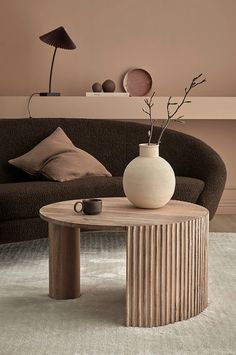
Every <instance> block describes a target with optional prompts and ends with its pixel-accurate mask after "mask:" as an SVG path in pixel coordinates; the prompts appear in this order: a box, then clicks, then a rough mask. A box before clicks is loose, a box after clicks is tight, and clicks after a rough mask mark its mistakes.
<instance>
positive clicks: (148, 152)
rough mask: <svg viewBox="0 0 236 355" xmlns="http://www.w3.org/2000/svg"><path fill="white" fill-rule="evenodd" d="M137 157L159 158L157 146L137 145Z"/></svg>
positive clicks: (152, 144)
mask: <svg viewBox="0 0 236 355" xmlns="http://www.w3.org/2000/svg"><path fill="white" fill-rule="evenodd" d="M139 156H140V157H147V158H154V157H158V156H159V144H154V143H151V144H148V143H142V144H139Z"/></svg>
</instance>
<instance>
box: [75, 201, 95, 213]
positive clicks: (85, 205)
mask: <svg viewBox="0 0 236 355" xmlns="http://www.w3.org/2000/svg"><path fill="white" fill-rule="evenodd" d="M78 205H81V207H80V209H79V210H78V209H77V206H78ZM74 211H75V212H76V213H80V212H81V211H82V212H83V213H84V214H99V213H101V212H102V200H100V199H98V198H91V199H88V200H82V201H78V202H76V203H75V204H74Z"/></svg>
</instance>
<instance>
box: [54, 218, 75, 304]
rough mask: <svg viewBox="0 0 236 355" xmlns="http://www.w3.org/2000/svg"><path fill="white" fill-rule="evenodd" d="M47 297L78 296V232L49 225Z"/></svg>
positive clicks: (67, 297)
mask: <svg viewBox="0 0 236 355" xmlns="http://www.w3.org/2000/svg"><path fill="white" fill-rule="evenodd" d="M48 236H49V296H50V297H52V298H55V299H57V300H61V299H69V298H77V297H79V296H80V230H79V229H75V228H69V227H65V226H58V225H56V224H52V223H49V233H48Z"/></svg>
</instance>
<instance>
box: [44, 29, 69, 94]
mask: <svg viewBox="0 0 236 355" xmlns="http://www.w3.org/2000/svg"><path fill="white" fill-rule="evenodd" d="M39 38H40V39H41V41H43V42H45V43H47V44H49V45H51V46H53V47H55V49H54V52H53V56H52V63H51V68H50V75H49V90H48V92H41V93H40V96H60V93H59V92H52V91H51V86H52V72H53V65H54V60H55V55H56V51H57V48H63V49H75V48H76V45H75V44H74V43H73V41H72V40H71V39H70V37H69V36H68V34H67V33H66V31H65V29H64V27H62V26H60V27H58V28H56V29H55V30H53V31H50V32H48V33H45V34H44V35H42V36H40V37H39Z"/></svg>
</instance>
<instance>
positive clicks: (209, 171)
mask: <svg viewBox="0 0 236 355" xmlns="http://www.w3.org/2000/svg"><path fill="white" fill-rule="evenodd" d="M58 126H60V127H61V128H62V129H63V130H64V131H65V133H66V134H67V135H68V137H69V138H70V139H71V140H72V142H73V143H74V144H75V145H76V146H78V147H79V148H82V149H84V150H86V151H87V152H89V153H90V154H92V155H93V156H94V157H96V158H97V159H98V160H99V161H100V162H101V163H102V164H104V165H105V167H106V168H107V169H108V170H109V171H110V172H111V173H112V175H113V176H112V177H101V176H95V177H86V178H82V179H78V180H74V181H68V182H63V183H62V182H52V181H45V180H43V179H41V180H40V179H39V178H35V177H31V176H29V175H27V174H26V173H24V172H22V171H20V170H18V169H17V168H15V167H13V166H11V165H10V164H8V160H9V159H12V158H15V157H17V156H19V155H22V154H23V153H26V152H28V151H29V150H30V149H32V148H33V147H34V146H35V145H36V144H38V143H39V142H40V141H42V140H43V139H44V138H46V137H47V136H48V135H50V134H51V133H52V132H53V131H54V130H55V129H56V128H57V127H58ZM147 130H148V126H147V125H144V124H139V123H134V122H127V121H111V120H97V119H96V120H95V119H63V118H62V119H55V118H53V119H52V118H49V119H1V120H0V137H1V138H0V243H7V242H12V241H20V240H29V239H36V238H42V237H46V236H47V225H46V223H45V222H44V221H42V220H41V219H40V218H39V209H40V207H42V206H43V205H46V204H49V203H53V202H56V201H61V200H69V199H81V198H87V197H108V196H124V192H123V188H122V174H123V171H124V169H125V167H126V166H127V164H128V163H129V162H130V161H131V160H132V159H133V158H134V157H136V156H137V155H138V145H139V143H143V142H146V141H147ZM157 130H158V128H155V131H154V137H155V135H156V134H157ZM160 155H161V156H162V157H163V158H165V159H166V160H167V161H168V162H169V163H170V164H171V165H172V167H173V169H174V171H175V174H176V181H177V184H176V190H175V193H174V196H173V199H178V200H183V201H189V202H193V203H196V204H199V205H202V206H205V207H206V208H208V210H209V212H210V218H212V217H213V216H214V214H215V212H216V209H217V206H218V203H219V200H220V197H221V195H222V192H223V189H224V185H225V180H226V169H225V165H224V163H223V161H222V159H221V158H220V156H219V155H218V154H217V153H216V152H215V151H214V150H213V149H212V148H210V147H209V146H208V145H206V144H205V143H203V142H202V141H200V140H198V139H196V138H194V137H191V136H189V135H186V134H183V133H179V132H176V131H173V130H167V131H166V133H165V135H164V137H163V140H162V144H161V147H160Z"/></svg>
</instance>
